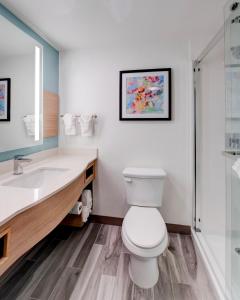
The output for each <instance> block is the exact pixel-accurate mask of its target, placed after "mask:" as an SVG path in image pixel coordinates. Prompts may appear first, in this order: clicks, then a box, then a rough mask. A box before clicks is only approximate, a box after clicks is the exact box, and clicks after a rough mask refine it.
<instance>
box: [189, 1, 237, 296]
mask: <svg viewBox="0 0 240 300" xmlns="http://www.w3.org/2000/svg"><path fill="white" fill-rule="evenodd" d="M194 91H195V93H194V96H195V97H194V98H195V218H194V227H195V232H196V236H197V238H198V241H199V243H200V245H201V248H202V251H203V252H204V255H205V257H206V259H207V262H208V264H209V267H210V269H211V272H212V274H213V276H214V278H215V283H216V286H217V288H218V290H219V295H224V296H223V298H222V299H232V300H237V299H238V300H239V299H240V2H238V1H237V2H235V1H229V2H228V3H227V5H226V7H225V22H224V28H223V29H222V30H220V32H219V33H218V34H217V35H216V37H215V38H214V40H212V41H211V43H210V44H209V45H208V47H207V48H206V49H205V50H204V51H203V53H202V55H201V56H200V57H199V59H198V60H197V61H196V62H195V63H194Z"/></svg>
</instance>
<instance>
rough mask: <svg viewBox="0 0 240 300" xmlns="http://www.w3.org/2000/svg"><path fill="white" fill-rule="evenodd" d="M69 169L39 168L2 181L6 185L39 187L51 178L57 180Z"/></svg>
mask: <svg viewBox="0 0 240 300" xmlns="http://www.w3.org/2000/svg"><path fill="white" fill-rule="evenodd" d="M66 171H68V169H64V168H39V169H37V170H34V171H32V172H29V173H27V174H23V175H15V176H17V177H16V178H14V179H11V180H9V181H6V182H4V183H2V185H4V186H13V187H22V188H29V189H37V188H40V187H42V186H43V185H46V184H47V183H48V182H49V181H51V180H56V179H57V178H56V177H57V176H58V175H61V174H62V173H64V172H66Z"/></svg>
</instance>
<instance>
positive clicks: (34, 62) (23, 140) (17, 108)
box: [0, 16, 42, 152]
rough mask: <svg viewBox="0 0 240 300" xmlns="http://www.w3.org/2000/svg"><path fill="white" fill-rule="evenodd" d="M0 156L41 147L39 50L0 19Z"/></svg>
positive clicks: (4, 19)
mask: <svg viewBox="0 0 240 300" xmlns="http://www.w3.org/2000/svg"><path fill="white" fill-rule="evenodd" d="M0 41H1V43H0V137H1V139H0V152H4V151H8V150H13V149H19V148H25V147H30V146H35V145H39V144H42V46H41V45H40V44H39V43H38V42H36V41H35V40H34V39H33V38H31V37H30V36H28V35H27V34H26V33H24V32H23V31H21V30H20V29H19V28H17V27H16V26H15V25H13V24H12V23H11V22H9V21H8V20H7V19H6V18H4V17H2V16H0Z"/></svg>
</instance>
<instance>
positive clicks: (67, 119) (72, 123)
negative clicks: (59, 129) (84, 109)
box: [63, 113, 77, 135]
mask: <svg viewBox="0 0 240 300" xmlns="http://www.w3.org/2000/svg"><path fill="white" fill-rule="evenodd" d="M63 122H64V132H65V135H76V134H77V126H76V125H77V124H76V117H75V116H73V115H72V114H70V113H66V114H65V115H64V116H63Z"/></svg>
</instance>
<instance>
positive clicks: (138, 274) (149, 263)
mask: <svg viewBox="0 0 240 300" xmlns="http://www.w3.org/2000/svg"><path fill="white" fill-rule="evenodd" d="M129 275H130V278H131V280H132V281H133V282H134V283H135V284H136V285H137V286H139V287H140V288H144V289H149V288H152V287H154V285H155V284H156V283H157V282H158V277H159V269H158V261H157V257H153V258H141V257H137V256H135V255H130V261H129Z"/></svg>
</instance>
